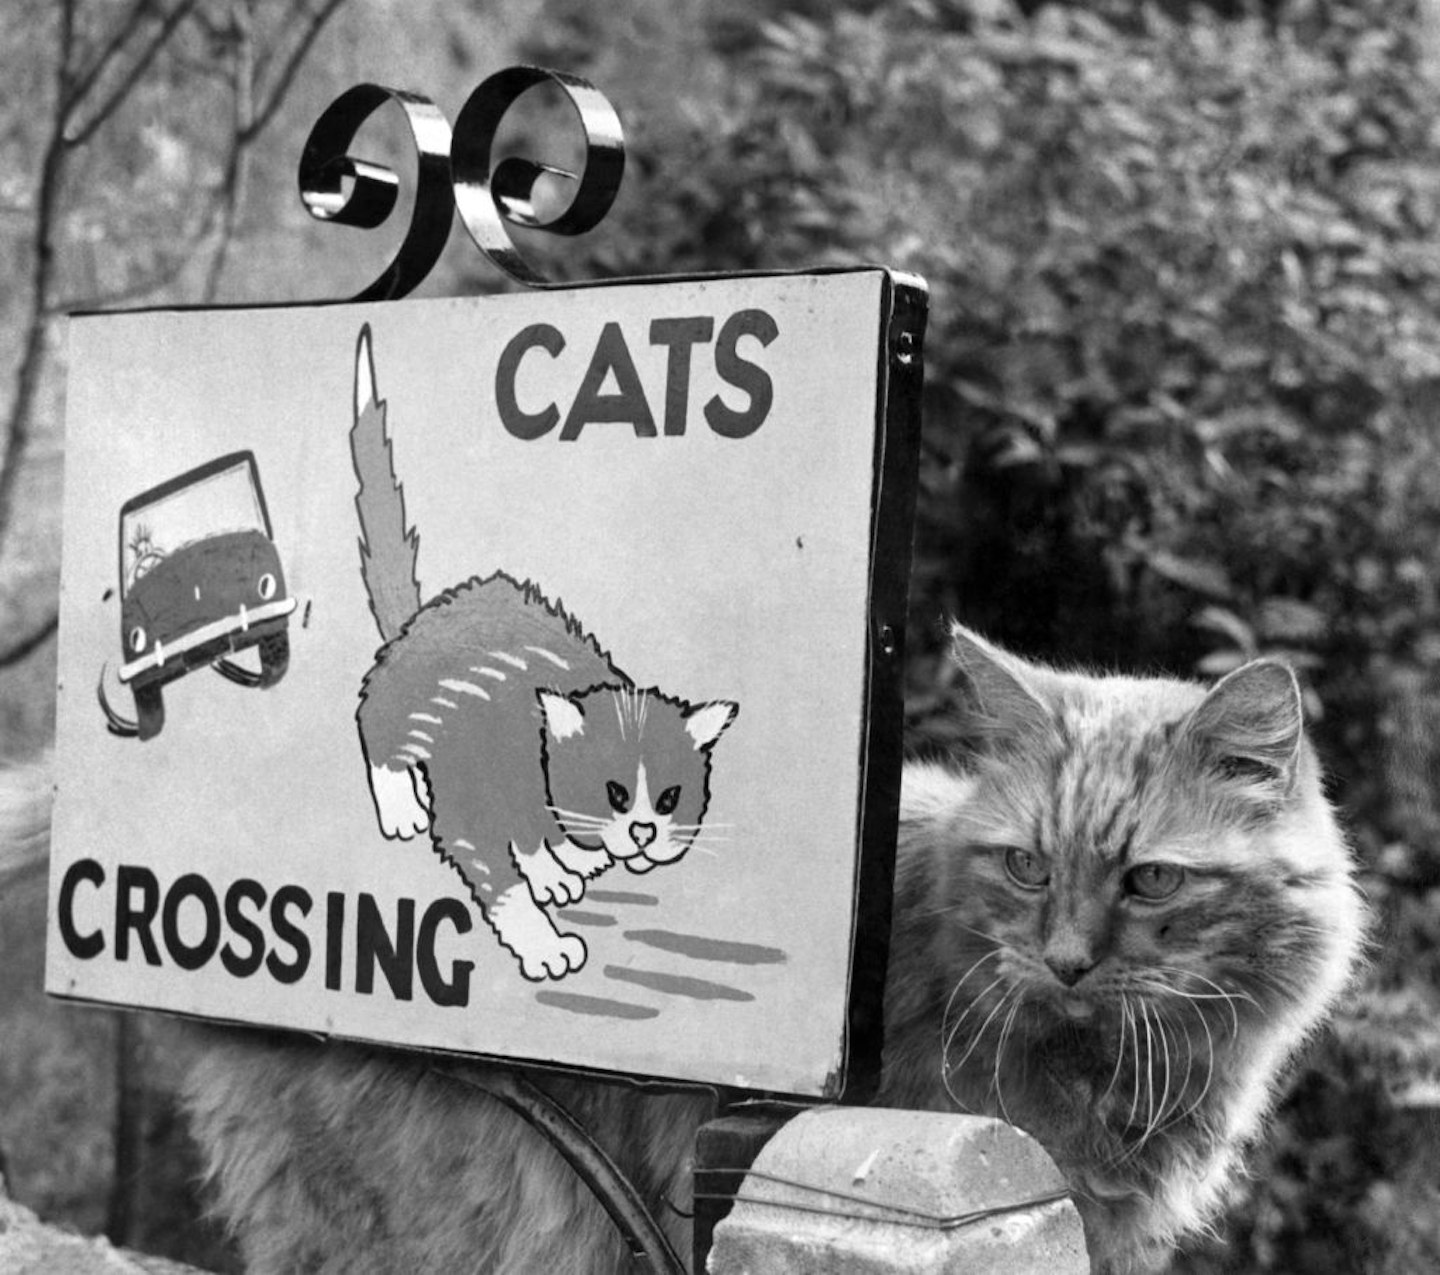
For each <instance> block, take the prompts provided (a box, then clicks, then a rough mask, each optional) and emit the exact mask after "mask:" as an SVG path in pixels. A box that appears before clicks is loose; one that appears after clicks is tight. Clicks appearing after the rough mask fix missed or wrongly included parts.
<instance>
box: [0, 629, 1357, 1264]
mask: <svg viewBox="0 0 1440 1275" xmlns="http://www.w3.org/2000/svg"><path fill="white" fill-rule="evenodd" d="M954 654H955V659H956V661H957V662H958V666H959V670H960V672H961V674H962V679H961V687H960V691H961V702H960V704H959V706H958V711H959V713H960V716H961V719H962V720H961V726H962V728H963V732H964V734H965V736H966V737H967V738H968V739H970V740H973V741H974V746H973V748H972V749H970V750H968V751H966V752H965V753H964V754H962V755H957V756H955V757H952V758H949V759H948V760H944V761H939V762H936V761H928V762H912V763H910V764H908V765H907V766H906V769H905V775H904V781H903V787H902V795H901V814H900V830H899V845H898V856H897V873H896V894H895V905H894V916H893V921H892V935H891V954H890V967H889V976H888V979H887V986H886V999H885V1050H884V1069H883V1075H882V1081H881V1087H880V1092H879V1095H878V1099H877V1101H878V1102H879V1103H881V1104H882V1105H888V1106H894V1107H905V1108H913V1109H922V1110H934V1111H955V1110H957V1109H958V1110H973V1111H979V1112H986V1113H991V1114H994V1115H998V1116H1000V1117H1002V1118H1007V1119H1009V1120H1011V1121H1013V1122H1014V1123H1016V1124H1018V1125H1019V1126H1021V1127H1022V1128H1024V1129H1026V1130H1028V1131H1029V1132H1030V1133H1031V1134H1033V1135H1034V1136H1035V1137H1036V1138H1038V1139H1039V1141H1040V1142H1041V1143H1042V1144H1043V1145H1044V1146H1045V1147H1046V1148H1047V1149H1048V1150H1049V1152H1050V1153H1051V1155H1052V1156H1054V1157H1055V1158H1056V1160H1057V1162H1058V1163H1059V1164H1060V1166H1061V1168H1062V1169H1063V1170H1064V1172H1065V1173H1066V1175H1067V1177H1068V1179H1069V1181H1070V1183H1071V1185H1072V1188H1073V1191H1074V1198H1075V1200H1076V1202H1077V1204H1078V1205H1079V1208H1080V1210H1081V1214H1082V1217H1083V1219H1084V1222H1085V1227H1086V1234H1087V1241H1088V1244H1089V1247H1090V1251H1091V1258H1092V1265H1093V1269H1094V1271H1095V1272H1097V1275H1137V1273H1138V1272H1142V1271H1153V1270H1156V1269H1159V1268H1160V1267H1161V1266H1162V1265H1163V1263H1164V1262H1165V1260H1166V1257H1167V1255H1168V1253H1169V1251H1170V1249H1171V1246H1172V1245H1173V1244H1174V1243H1175V1242H1176V1241H1177V1240H1178V1239H1181V1238H1183V1237H1184V1236H1186V1235H1189V1234H1193V1233H1194V1232H1196V1231H1197V1230H1198V1229H1201V1228H1203V1227H1204V1226H1206V1225H1207V1223H1208V1222H1209V1221H1211V1220H1213V1219H1214V1217H1215V1215H1216V1214H1217V1212H1218V1211H1219V1210H1220V1209H1221V1208H1222V1207H1223V1205H1224V1203H1225V1199H1226V1195H1227V1191H1228V1188H1229V1187H1230V1185H1231V1184H1232V1182H1233V1181H1234V1179H1235V1176H1236V1175H1237V1173H1238V1171H1239V1169H1240V1167H1241V1161H1242V1158H1243V1155H1244V1153H1245V1151H1246V1149H1247V1147H1249V1146H1250V1145H1252V1144H1253V1143H1254V1142H1255V1140H1256V1139H1257V1138H1258V1137H1259V1136H1260V1135H1261V1133H1262V1131H1263V1127H1264V1123H1265V1119H1266V1116H1267V1113H1268V1112H1269V1110H1270V1108H1271V1107H1272V1106H1273V1103H1274V1100H1275V1097H1276V1094H1277V1090H1278V1089H1279V1087H1280V1084H1281V1081H1282V1079H1283V1077H1284V1076H1285V1075H1286V1074H1287V1073H1288V1072H1289V1071H1290V1070H1291V1069H1293V1067H1294V1065H1295V1063H1296V1060H1297V1056H1298V1052H1299V1051H1300V1049H1301V1048H1302V1047H1303V1045H1304V1044H1305V1042H1306V1041H1307V1040H1308V1039H1309V1038H1310V1037H1312V1036H1313V1035H1314V1033H1315V1032H1316V1031H1317V1030H1318V1029H1319V1027H1320V1026H1321V1025H1322V1023H1323V1022H1324V1021H1325V1019H1326V1017H1327V1014H1328V1012H1329V1010H1330V1008H1331V1007H1332V1006H1333V1005H1334V1003H1335V1001H1336V999H1337V998H1338V996H1339V995H1340V993H1341V991H1342V989H1344V988H1345V986H1346V985H1347V983H1348V982H1349V981H1350V980H1351V978H1352V977H1353V975H1354V973H1355V971H1356V968H1357V964H1358V962H1359V960H1360V953H1361V949H1362V947H1363V944H1364V929H1365V924H1366V912H1365V908H1364V906H1363V904H1362V902H1361V899H1360V896H1359V894H1358V891H1357V889H1356V885H1355V879H1354V865H1353V863H1352V861H1351V858H1350V855H1349V853H1348V851H1347V849H1346V847H1345V843H1344V840H1343V838H1342V836H1341V833H1340V831H1339V828H1338V825H1337V823H1336V820H1335V816H1334V813H1333V812H1332V810H1331V808H1330V806H1329V805H1328V803H1327V802H1326V800H1325V798H1324V796H1323V793H1322V790H1321V780H1320V774H1319V768H1318V766H1317V763H1316V760H1315V756H1314V753H1313V751H1312V749H1311V747H1310V745H1309V743H1308V742H1307V741H1306V739H1305V735H1304V730H1303V725H1302V717H1301V707H1300V700H1299V696H1298V694H1297V691H1296V686H1295V681H1294V678H1293V676H1292V675H1291V673H1290V672H1289V670H1288V669H1287V668H1286V667H1285V666H1284V665H1282V664H1279V663H1277V662H1274V661H1270V660H1261V661H1257V662H1254V663H1251V664H1248V665H1246V666H1244V667H1242V668H1240V669H1238V670H1237V671H1235V672H1234V673H1231V674H1230V675H1229V676H1227V677H1226V678H1224V679H1222V680H1221V681H1220V682H1219V683H1218V684H1216V685H1215V686H1214V687H1213V688H1210V689H1208V690H1207V689H1206V688H1205V687H1203V686H1200V685H1198V684H1195V683H1190V682H1182V681H1171V680H1166V679H1158V678H1124V677H1108V676H1106V677H1096V676H1087V675H1082V674H1079V673H1073V672H1059V671H1056V670H1053V669H1049V668H1045V667H1042V666H1040V665H1037V664H1033V663H1028V662H1023V661H1021V660H1019V659H1016V658H1015V657H1013V656H1011V655H1009V654H1007V653H1005V652H1003V651H1001V650H1000V649H998V648H996V647H994V646H992V645H990V644H989V643H986V642H985V641H983V640H982V639H981V638H979V637H978V636H976V635H975V634H973V633H970V632H969V631H967V630H964V629H957V630H956V631H955V635H954ZM24 777H25V772H13V773H11V774H9V775H6V774H5V773H4V772H0V780H4V781H5V782H6V783H8V784H10V785H14V784H15V783H17V782H19V781H21V780H23V779H24ZM3 791H4V786H3V785H0V795H3ZM48 799H49V793H48V784H39V783H36V784H35V785H34V787H33V795H32V798H31V800H32V801H33V802H34V803H36V804H37V805H38V804H40V803H44V802H48ZM0 804H3V803H0ZM10 804H12V805H13V804H15V803H13V802H12V803H10ZM190 1030H191V1031H192V1032H200V1033H202V1034H201V1036H200V1039H201V1040H202V1041H203V1047H202V1049H201V1051H200V1056H199V1060H198V1062H197V1063H196V1065H195V1066H194V1067H193V1069H192V1070H191V1072H190V1075H189V1078H188V1081H187V1086H186V1094H187V1099H186V1100H187V1106H188V1109H189V1112H190V1116H191V1126H192V1130H193V1132H194V1134H195V1136H196V1138H197V1139H198V1141H199V1143H200V1146H201V1148H202V1150H203V1151H204V1153H205V1156H206V1160H207V1164H208V1169H209V1173H210V1177H211V1180H212V1182H213V1184H214V1187H215V1191H216V1198H217V1205H218V1210H219V1212H220V1213H221V1215H222V1216H223V1217H225V1218H226V1219H227V1221H228V1222H229V1224H230V1226H231V1227H232V1228H233V1230H234V1232H235V1234H236V1235H237V1237H238V1239H239V1242H240V1246H241V1248H242V1251H243V1254H244V1256H245V1259H246V1263H247V1269H249V1270H251V1271H254V1272H259V1273H262V1275H263V1273H264V1272H270V1271H277V1272H278V1271H290V1270H296V1269H303V1270H312V1271H334V1272H340V1271H345V1272H350V1271H374V1272H379V1271H392V1270H406V1269H411V1270H447V1271H477V1272H478V1271H484V1272H499V1273H501V1275H507V1273H516V1275H527V1273H529V1272H533V1271H546V1272H550V1273H551V1275H562V1273H565V1275H570V1273H574V1275H581V1273H584V1275H596V1273H599V1272H615V1273H616V1275H619V1273H620V1272H628V1271H631V1270H633V1269H634V1265H633V1258H632V1257H631V1255H630V1253H629V1251H628V1249H627V1248H626V1246H625V1244H624V1243H623V1241H622V1240H621V1239H620V1237H619V1234H618V1232H617V1231H616V1230H615V1228H614V1227H613V1225H612V1224H611V1223H610V1221H609V1219H608V1217H607V1216H606V1214H605V1213H604V1211H603V1210H602V1209H601V1207H600V1206H599V1204H598V1203H597V1202H596V1201H595V1199H594V1197H593V1196H592V1195H590V1193H589V1191H588V1189H587V1188H586V1187H585V1186H584V1185H583V1183H582V1182H581V1181H580V1179H579V1178H578V1177H577V1176H576V1174H575V1173H574V1172H573V1171H572V1170H571V1169H570V1168H569V1167H568V1166H567V1165H566V1164H565V1163H564V1162H563V1161H562V1160H561V1159H560V1157H559V1155H558V1154H557V1153H556V1152H555V1150H554V1149H553V1148H552V1147H551V1146H550V1145H549V1144H548V1143H546V1142H545V1141H544V1139H542V1138H541V1137H540V1136H539V1135H537V1134H536V1133H535V1132H534V1131H533V1130H531V1129H530V1128H529V1127H528V1126H526V1125H524V1124H523V1123H522V1122H521V1120H520V1118H519V1117H517V1116H516V1115H514V1114H513V1113H512V1112H511V1111H509V1110H508V1109H507V1108H505V1107H504V1106H502V1105H501V1104H500V1103H499V1102H498V1101H497V1100H495V1099H492V1098H490V1097H488V1096H487V1095H486V1094H485V1093H483V1092H482V1091H480V1090H477V1089H476V1088H473V1087H471V1086H469V1085H467V1084H463V1083H460V1082H458V1081H457V1080H456V1079H454V1078H453V1076H446V1075H442V1074H441V1073H440V1072H438V1071H436V1070H435V1069H434V1066H433V1060H432V1059H430V1058H428V1057H426V1056H424V1055H418V1054H409V1053H405V1052H402V1051H395V1050H379V1049H373V1048H367V1047H362V1046H358V1045H350V1044H342V1043H339V1042H330V1043H319V1042H316V1041H314V1040H311V1039H309V1038H308V1037H304V1036H300V1035H289V1036H286V1035H281V1034H277V1033H264V1032H256V1031H250V1030H234V1029H225V1028H218V1027H217V1028H205V1029H195V1028H192V1029H190ZM486 1070H487V1068H486V1065H483V1064H475V1065H474V1066H473V1075H474V1077H475V1078H476V1079H477V1080H478V1081H479V1082H480V1083H481V1084H483V1081H484V1075H485V1072H486ZM532 1078H533V1079H534V1080H535V1082H536V1083H537V1084H539V1085H541V1086H542V1087H544V1088H546V1089H547V1090H548V1091H549V1092H551V1093H552V1094H553V1095H554V1096H555V1097H556V1098H557V1099H558V1100H559V1101H560V1102H562V1103H563V1104H564V1105H565V1106H566V1107H567V1108H569V1109H570V1110H571V1111H572V1112H573V1113H574V1114H575V1115H576V1116H577V1117H578V1118H579V1119H580V1120H581V1122H582V1123H583V1124H584V1125H585V1126H586V1127H587V1128H588V1129H589V1131H590V1132H591V1134H592V1135H593V1136H594V1137H595V1138H596V1140H597V1141H598V1142H599V1143H600V1144H601V1145H602V1146H603V1147H604V1148H605V1150H606V1151H608V1153H609V1154H610V1156H611V1157H612V1158H613V1159H614V1160H615V1161H616V1163H617V1164H618V1165H619V1166H620V1168H621V1169H622V1170H623V1171H624V1172H625V1173H626V1174H627V1175H628V1176H629V1177H630V1178H631V1180H632V1182H633V1183H634V1185H635V1187H636V1190H637V1192H638V1194H639V1195H640V1197H641V1198H642V1199H643V1200H644V1201H645V1203H646V1204H647V1206H648V1207H649V1208H650V1209H651V1211H652V1213H653V1214H654V1215H655V1217H656V1218H657V1220H658V1221H659V1222H660V1223H661V1225H662V1226H663V1227H664V1229H665V1230H666V1231H667V1233H668V1234H669V1236H670V1238H671V1241H672V1243H673V1244H674V1245H675V1247H676V1249H677V1251H678V1252H681V1253H686V1252H689V1249H690V1223H689V1221H688V1219H687V1216H686V1214H687V1211H688V1208H689V1204H690V1194H689V1192H690V1185H689V1167H690V1156H691V1153H692V1149H693V1146H694V1137H695V1132H696V1129H697V1128H698V1127H699V1125H700V1123H701V1122H702V1121H704V1120H706V1119H708V1118H710V1117H711V1116H713V1115H714V1114H715V1104H714V1099H713V1097H712V1096H711V1095H710V1094H709V1093H708V1092H707V1091H704V1090H697V1091H689V1092H686V1091H681V1092H665V1091H663V1090H660V1089H657V1088H656V1087H654V1086H643V1087H642V1086H635V1085H630V1084H626V1083H624V1082H621V1081H604V1080H599V1079H589V1078H583V1077H577V1076H560V1075H550V1074H545V1073H540V1072H537V1073H533V1076H532Z"/></svg>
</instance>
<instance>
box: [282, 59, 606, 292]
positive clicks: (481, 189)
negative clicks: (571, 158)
mask: <svg viewBox="0 0 1440 1275" xmlns="http://www.w3.org/2000/svg"><path fill="white" fill-rule="evenodd" d="M542 84H554V85H556V86H558V87H559V88H560V89H561V90H562V91H563V92H564V94H565V96H566V99H567V100H568V101H569V103H570V104H571V106H573V107H574V109H575V112H576V114H577V115H578V116H579V120H580V127H581V130H582V131H583V133H584V136H585V163H584V166H583V168H582V169H581V172H580V173H579V174H578V175H577V174H575V173H572V172H570V171H568V170H566V169H563V168H557V167H555V166H554V165H552V164H545V163H540V162H538V161H536V160H531V159H525V158H523V157H520V156H509V157H507V158H505V159H503V160H502V161H501V162H500V163H499V164H498V165H495V166H494V167H493V168H492V162H493V154H492V152H493V149H494V145H495V137H496V133H497V132H498V130H499V127H500V122H501V120H502V119H503V118H504V117H505V114H506V112H508V111H509V109H510V108H511V107H512V106H513V105H514V104H515V102H516V100H517V99H519V98H520V97H521V96H522V95H523V94H524V93H526V92H527V91H529V90H530V89H532V88H535V87H537V86H538V85H542ZM389 102H394V103H396V104H397V105H399V106H400V107H401V108H402V109H403V110H404V112H405V116H406V120H407V122H408V124H409V126H410V134H411V138H412V140H413V141H414V144H415V150H416V156H417V159H418V169H417V178H416V187H415V201H414V207H413V211H412V213H411V217H410V225H409V227H408V229H407V230H406V233H405V237H404V240H403V241H402V242H401V244H400V247H399V248H398V249H397V251H396V253H395V256H394V257H393V258H392V260H391V261H390V263H389V264H388V265H387V266H386V268H385V270H384V271H383V272H382V273H381V274H380V275H379V276H378V277H377V278H376V279H375V280H374V281H373V282H371V283H370V284H368V285H367V286H366V287H364V288H362V289H361V290H360V291H359V292H358V293H356V294H355V296H354V297H352V298H351V300H353V301H379V300H394V299H398V298H400V297H403V296H405V295H406V294H407V293H409V292H411V291H413V290H414V289H415V287H416V286H418V285H419V283H420V282H421V280H423V279H424V278H425V276H426V275H427V274H429V272H430V270H431V269H432V268H433V266H434V265H435V263H436V261H438V260H439V259H440V254H441V252H442V251H443V250H444V247H445V243H446V240H447V239H448V238H449V235H450V223H451V213H452V210H457V209H458V211H459V213H460V219H461V221H462V222H463V223H464V225H465V229H466V230H467V231H468V232H469V234H470V237H471V239H473V240H474V241H475V244H476V246H477V247H478V248H479V249H480V251H481V252H483V253H484V254H485V256H486V257H487V258H488V259H489V260H490V261H491V262H492V263H493V264H494V265H495V266H496V267H497V268H498V269H500V270H501V271H503V272H504V273H505V274H507V275H508V276H509V277H510V278H512V279H514V280H516V282H518V283H523V284H525V285H527V286H529V287H533V288H547V287H558V286H561V285H559V284H557V283H554V282H552V281H550V280H548V279H546V278H545V277H544V276H543V275H542V274H540V272H539V271H537V270H536V269H535V268H534V267H533V266H531V265H530V263H529V262H527V261H526V260H525V258H524V257H523V256H522V255H521V253H520V251H519V249H518V248H516V246H515V244H514V241H513V240H512V239H511V238H510V234H509V231H508V229H507V227H506V223H507V222H508V223H510V224H511V225H515V226H522V227H524V228H526V229H528V230H541V231H546V232H548V233H549V234H554V235H582V234H585V233H586V232H587V231H589V230H592V229H594V227H595V226H597V225H598V224H599V223H600V221H601V220H602V219H603V218H604V217H605V214H606V213H607V212H609V211H610V207H611V205H612V204H613V203H614V202H615V196H616V194H617V193H618V191H619V189H620V181H621V178H622V176H623V174H624V170H625V140H624V132H623V129H622V128H621V125H620V117H619V116H618V115H617V114H616V113H615V108H614V107H613V106H611V105H610V102H609V101H608V100H607V99H606V97H605V95H604V94H603V93H601V92H600V91H599V90H598V89H597V88H595V86H594V85H592V84H590V83H589V82H588V81H586V80H583V79H581V78H580V77H579V76H575V75H569V74H567V73H565V72H563V71H550V70H545V69H544V68H541V67H533V66H516V67H509V68H507V69H506V70H503V71H499V72H497V73H496V74H494V75H492V76H490V77H489V78H488V79H486V80H485V81H484V82H482V83H481V84H480V85H479V86H478V87H477V88H476V89H475V91H474V92H473V93H471V94H470V96H469V98H468V99H467V100H466V102H465V105H464V106H462V107H461V108H460V114H459V116H458V117H457V120H456V125H455V130H454V132H453V134H452V132H451V129H450V125H449V122H448V121H447V120H446V118H445V115H444V113H443V112H441V111H440V109H439V108H438V107H437V106H436V105H435V104H434V103H433V102H432V101H431V100H430V99H429V98H427V97H424V96H422V95H421V94H419V93H412V92H406V91H404V90H400V89H390V88H385V87H383V86H381V85H378V84H358V85H356V86H355V87H354V88H351V89H347V90H346V91H345V92H344V93H342V94H341V95H340V96H339V97H338V98H336V99H335V101H333V102H332V103H331V104H330V105H329V106H328V107H327V108H326V109H325V111H324V112H322V114H321V116H320V118H319V119H318V120H317V121H316V123H315V126H314V128H313V129H311V131H310V136H309V138H308V139H307V141H306V143H305V149H304V151H303V152H302V154H301V157H300V171H299V182H300V198H301V200H302V201H303V202H304V204H305V207H306V210H307V211H308V212H309V213H310V215H311V216H312V217H314V218H316V219H317V220H319V221H325V222H330V223H331V224H334V225H342V226H356V227H359V228H361V229H366V230H373V229H375V228H377V227H379V226H381V225H383V224H384V223H385V222H386V221H387V220H388V219H389V217H390V214H391V213H392V212H393V211H394V210H395V206H396V204H397V202H398V197H399V191H400V179H399V177H398V176H397V174H396V173H395V171H394V170H393V169H392V168H389V167H387V166H386V165H384V164H380V163H376V162H374V161H371V160H365V159H359V158H356V157H355V156H353V155H351V154H350V153H349V152H350V147H351V145H352V143H353V142H354V141H355V137H356V135H357V134H358V133H359V131H360V129H361V127H362V126H363V125H364V123H365V121H366V120H367V119H369V117H370V116H371V114H373V113H374V112H375V111H376V110H378V109H379V108H380V107H381V106H383V105H385V104H386V103H389ZM546 176H553V177H560V178H562V179H565V180H567V181H571V182H573V183H574V184H575V187H574V190H573V192H572V193H571V197H570V201H569V203H568V204H567V205H566V206H565V208H564V209H563V210H562V211H561V212H559V213H557V214H556V215H554V216H552V217H549V218H542V217H541V216H540V215H539V214H538V213H537V212H536V209H535V188H536V185H537V184H538V183H539V182H540V181H541V180H542V179H543V178H544V177H546Z"/></svg>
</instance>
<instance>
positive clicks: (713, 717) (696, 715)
mask: <svg viewBox="0 0 1440 1275" xmlns="http://www.w3.org/2000/svg"><path fill="white" fill-rule="evenodd" d="M739 711H740V705H739V704H732V703H731V702H730V701H729V700H725V699H717V700H712V701H711V702H710V703H709V704H700V705H698V706H697V707H695V708H692V709H689V710H688V711H687V712H686V713H685V733H686V734H687V735H689V736H690V738H691V739H692V740H693V741H694V743H695V751H696V752H704V751H705V750H706V749H707V748H713V747H714V746H715V741H716V740H717V739H719V738H720V736H721V735H723V734H724V733H725V730H726V728H727V727H728V726H729V725H730V723H731V722H733V721H734V720H735V716H736V714H737V713H739Z"/></svg>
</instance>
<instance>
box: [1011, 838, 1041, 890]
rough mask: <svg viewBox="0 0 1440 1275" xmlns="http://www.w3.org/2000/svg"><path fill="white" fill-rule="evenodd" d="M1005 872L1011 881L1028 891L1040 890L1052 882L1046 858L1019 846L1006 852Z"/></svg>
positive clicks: (1012, 847)
mask: <svg viewBox="0 0 1440 1275" xmlns="http://www.w3.org/2000/svg"><path fill="white" fill-rule="evenodd" d="M1005 871H1006V872H1007V873H1009V874H1010V880H1012V881H1013V882H1015V884H1016V885H1018V886H1023V887H1024V888H1025V889H1027V890H1038V889H1040V888H1041V887H1042V886H1044V885H1045V884H1046V883H1048V882H1049V880H1050V866H1049V864H1047V863H1046V862H1045V856H1044V855H1042V854H1036V853H1035V851H1033V850H1021V849H1020V848H1019V847H1018V846H1011V847H1010V848H1009V849H1008V850H1006V851H1005Z"/></svg>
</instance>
